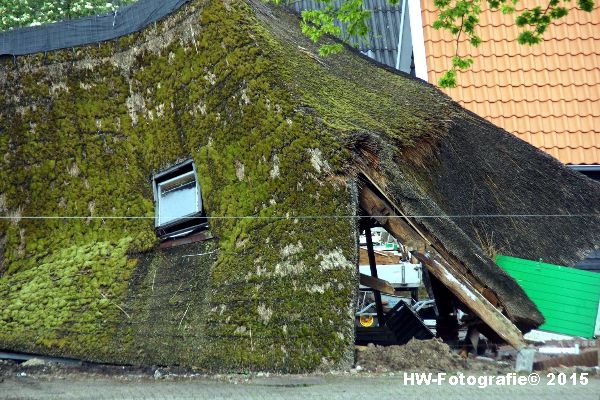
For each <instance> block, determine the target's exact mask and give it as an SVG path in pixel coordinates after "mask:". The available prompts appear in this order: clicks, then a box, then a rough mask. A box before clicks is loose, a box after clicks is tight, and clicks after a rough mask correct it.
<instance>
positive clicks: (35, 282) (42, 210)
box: [0, 0, 600, 370]
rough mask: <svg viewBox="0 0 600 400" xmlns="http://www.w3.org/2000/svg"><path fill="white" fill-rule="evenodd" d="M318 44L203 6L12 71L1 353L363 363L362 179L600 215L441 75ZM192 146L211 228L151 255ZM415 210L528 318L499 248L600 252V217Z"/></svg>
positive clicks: (278, 18) (0, 98) (293, 22)
mask: <svg viewBox="0 0 600 400" xmlns="http://www.w3.org/2000/svg"><path fill="white" fill-rule="evenodd" d="M317 54H318V51H317V49H316V48H315V46H314V45H312V44H311V43H310V42H308V40H307V39H306V38H305V37H303V36H302V34H301V33H300V31H299V29H298V24H297V19H296V18H295V17H294V16H293V15H291V14H288V13H287V12H285V11H283V10H282V9H280V8H270V7H267V6H265V5H263V4H261V3H258V2H249V3H245V2H242V1H225V2H222V1H219V0H196V1H192V2H190V4H189V5H187V6H185V7H184V8H182V9H181V10H180V11H179V12H177V13H175V14H174V15H172V16H170V17H169V18H167V19H166V20H164V21H162V22H161V23H160V24H158V25H157V26H152V27H149V28H147V29H145V30H144V31H142V32H140V33H137V34H133V35H129V36H127V37H123V38H121V39H119V40H115V41H111V42H106V43H102V44H100V45H98V46H86V47H81V48H77V49H68V50H61V51H57V52H52V53H48V54H44V55H42V54H38V55H31V56H26V57H19V58H17V59H16V64H13V62H12V60H8V61H7V62H5V63H4V64H3V65H2V66H0V153H2V154H3V155H4V156H3V157H2V158H1V159H0V166H1V168H0V212H1V213H2V215H3V216H9V217H11V218H10V219H4V220H2V221H1V222H0V244H1V246H0V249H1V250H2V252H1V253H2V254H1V265H0V273H2V276H0V310H2V311H0V347H4V348H12V349H19V350H26V351H37V352H43V353H48V354H58V355H68V356H75V357H83V358H86V359H91V360H99V361H111V362H125V363H144V364H183V365H197V366H204V367H207V368H218V369H237V370H240V369H248V368H250V369H282V370H305V369H314V368H317V367H319V366H332V365H348V363H349V362H351V358H352V349H353V347H352V346H353V340H354V328H353V324H354V321H353V313H354V296H355V290H356V288H357V277H356V263H357V256H358V248H357V247H358V246H357V224H356V220H355V219H354V218H353V217H354V216H356V215H357V214H358V210H357V207H358V206H357V193H358V186H359V185H360V179H359V175H360V174H362V173H368V174H369V176H370V178H371V179H373V180H374V181H375V182H376V183H377V185H378V186H379V187H380V188H382V190H384V191H385V193H386V195H387V196H388V197H389V198H390V199H392V200H393V201H394V202H395V204H397V205H398V206H399V207H400V208H402V211H404V212H405V213H407V214H411V215H422V216H423V215H434V216H440V215H457V214H460V215H465V214H483V213H485V214H502V215H504V214H515V213H518V214H521V213H527V214H564V213H570V214H590V213H591V214H595V215H596V216H597V215H598V212H599V210H598V207H599V205H598V204H599V202H598V201H597V200H598V199H599V198H600V188H599V187H598V185H597V184H596V183H593V182H591V181H589V180H587V179H586V178H584V177H580V176H578V175H577V174H576V173H574V172H571V171H569V170H567V169H565V168H564V167H562V166H561V165H560V164H559V163H558V162H556V161H555V160H553V159H551V158H549V157H548V156H545V155H543V154H542V153H540V152H538V151H537V150H535V149H534V148H532V147H531V146H529V145H527V144H526V143H524V142H521V141H519V140H517V139H515V138H514V137H512V136H510V135H509V134H507V133H506V132H504V131H502V130H500V129H499V128H497V127H494V126H492V125H490V124H488V123H486V122H484V121H483V120H481V119H480V118H478V117H476V116H474V115H472V114H469V113H468V112H466V111H464V110H462V109H461V108H460V107H459V106H458V105H456V104H455V103H453V102H452V101H451V100H450V99H449V98H448V97H446V96H445V95H443V94H442V93H441V92H439V91H438V90H437V89H435V88H434V87H432V86H430V85H428V84H426V83H424V82H422V81H418V80H415V79H412V78H410V77H408V76H406V75H403V74H399V73H395V72H393V71H390V70H387V69H385V68H382V67H381V66H380V65H377V64H375V63H374V62H372V61H370V60H368V59H367V58H365V57H362V56H360V55H359V54H357V53H356V52H354V51H352V50H351V49H347V50H345V51H344V52H343V53H342V54H339V55H335V56H332V57H327V58H320V57H318V56H317ZM190 156H191V157H193V158H194V161H195V163H196V167H197V170H198V173H199V179H200V183H201V185H202V194H203V202H204V205H205V208H206V210H207V212H208V214H209V216H212V217H217V218H215V219H213V220H211V229H212V231H213V233H214V234H215V236H216V237H217V239H215V240H213V241H212V242H209V243H206V244H203V245H198V246H195V247H191V248H189V249H188V251H186V250H185V249H180V250H177V251H162V250H158V249H157V247H156V245H157V240H156V236H155V234H154V231H153V226H152V222H153V220H152V216H153V213H154V210H153V204H152V189H151V186H150V176H151V174H152V173H153V172H156V171H159V170H160V169H162V168H165V167H167V166H169V165H173V164H175V163H176V162H177V161H180V160H182V159H185V158H187V157H190ZM34 216H63V217H67V216H74V217H81V218H73V219H66V218H49V219H28V218H27V217H34ZM348 216H351V217H352V218H348ZM122 217H135V218H122ZM140 217H147V218H140ZM220 217H223V218H220ZM238 217H239V218H238ZM319 217H322V218H319ZM415 221H417V223H419V224H421V225H422V226H423V227H424V228H425V229H427V230H428V231H430V232H431V233H432V234H433V235H435V236H436V237H437V238H438V239H439V241H440V242H441V243H442V244H443V245H444V247H445V248H446V249H448V251H450V252H451V253H452V254H453V255H454V256H455V257H456V258H457V259H459V260H460V261H461V262H463V263H464V265H465V266H466V267H467V268H468V269H469V270H470V271H471V273H472V274H473V275H475V276H476V277H477V278H478V279H479V280H480V281H481V282H483V283H484V284H485V285H486V286H488V287H489V288H491V289H492V290H493V291H495V292H496V293H497V295H498V297H499V298H500V300H501V302H502V303H503V305H504V307H505V309H506V311H507V313H508V315H509V317H511V318H512V319H513V321H516V322H517V323H520V324H521V325H522V326H532V325H535V324H536V323H538V322H539V321H540V320H541V318H540V317H539V315H538V314H536V312H537V311H536V309H535V307H534V306H533V304H531V302H530V301H529V300H528V299H527V297H526V296H525V295H524V293H523V292H522V290H520V288H519V287H518V285H517V284H516V282H515V281H514V280H512V279H511V278H509V277H508V276H507V275H506V274H504V273H503V272H502V271H501V270H500V269H499V268H498V267H497V266H495V264H494V263H493V262H492V261H491V260H490V258H489V257H488V256H487V255H486V252H485V251H484V250H489V251H491V250H493V251H501V252H502V253H504V254H510V255H515V256H520V257H526V258H527V257H529V258H537V257H543V258H544V260H545V261H548V262H558V263H565V262H571V261H574V260H575V259H577V258H578V257H580V256H583V253H584V252H585V251H587V250H590V249H592V248H593V247H594V246H595V245H597V244H598V243H600V240H599V238H600V226H599V221H598V218H597V217H596V218H589V217H588V218H587V219H584V218H583V217H582V218H541V219H526V218H516V217H513V218H476V217H470V218H459V219H455V218H445V217H439V218H418V217H417V218H416V219H415ZM540 221H543V223H540ZM213 252H214V253H213ZM204 253H210V256H209V257H208V258H203V257H204V256H194V255H198V254H204ZM188 256H194V257H189V258H187V257H188ZM184 258H185V261H184ZM191 271H194V272H191ZM157 284H159V285H160V286H161V287H160V288H158V287H157V286H156V285H157ZM200 287H202V290H201V291H199V288H200ZM167 292H172V294H171V295H169V294H168V293H167ZM157 316H161V318H158V317H157ZM175 323H176V324H177V328H176V329H175V328H174V327H173V325H174V324H175ZM161 343H167V344H168V345H165V346H166V347H161V348H160V349H159V350H158V351H157V346H158V347H160V346H161V345H160V344H161ZM166 349H168V350H166Z"/></svg>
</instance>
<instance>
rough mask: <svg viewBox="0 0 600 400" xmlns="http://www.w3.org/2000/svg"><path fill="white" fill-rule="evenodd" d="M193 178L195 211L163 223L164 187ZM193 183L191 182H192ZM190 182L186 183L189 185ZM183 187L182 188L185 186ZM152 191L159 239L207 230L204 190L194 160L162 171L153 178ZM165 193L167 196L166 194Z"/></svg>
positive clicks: (155, 224)
mask: <svg viewBox="0 0 600 400" xmlns="http://www.w3.org/2000/svg"><path fill="white" fill-rule="evenodd" d="M190 175H191V176H193V182H194V183H195V199H194V209H195V210H194V211H192V212H191V213H188V214H185V215H182V216H179V217H177V218H175V219H170V220H168V221H164V222H161V204H163V203H161V200H162V198H163V196H162V190H161V189H162V187H164V186H165V184H168V183H170V182H176V181H177V180H180V179H182V178H184V177H186V176H190ZM190 182H191V180H190ZM190 182H187V183H184V184H183V185H187V184H189V183H190ZM183 185H182V186H183ZM176 188H177V187H173V188H171V189H169V190H168V191H167V192H166V193H168V192H170V191H172V190H175V189H176ZM152 190H153V192H154V207H155V216H154V228H155V230H156V232H157V234H158V236H159V237H161V238H162V239H166V238H174V237H178V236H185V235H187V234H189V233H192V232H194V231H197V230H200V229H205V228H207V227H208V223H207V220H206V218H205V215H204V210H203V204H202V188H201V185H200V181H199V180H198V173H197V170H196V166H195V165H194V161H193V160H192V159H190V160H186V161H184V162H182V163H179V164H176V165H174V166H172V167H170V168H167V169H166V170H163V171H160V172H158V173H156V174H154V175H153V176H152ZM166 193H165V194H166Z"/></svg>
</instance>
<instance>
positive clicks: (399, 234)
mask: <svg viewBox="0 0 600 400" xmlns="http://www.w3.org/2000/svg"><path fill="white" fill-rule="evenodd" d="M359 202H360V206H361V207H362V209H363V210H364V211H365V212H367V213H368V214H370V215H377V216H385V217H380V218H379V219H378V222H379V223H380V224H382V225H383V226H384V228H385V229H386V230H387V231H388V232H389V233H391V234H392V236H394V237H395V238H396V239H398V240H399V241H401V242H402V243H403V244H404V245H405V246H408V247H409V248H413V249H416V248H422V246H423V244H426V245H428V246H430V247H429V248H430V250H431V252H432V253H434V254H433V255H432V259H428V258H425V257H424V256H423V255H422V254H420V253H419V257H421V258H419V257H417V258H419V261H421V262H422V263H423V265H425V266H426V267H427V269H428V271H429V272H431V273H432V274H433V275H434V276H435V277H436V278H438V279H439V280H440V281H441V282H442V283H443V284H444V286H446V287H447V288H448V289H449V290H450V291H451V292H452V293H453V294H454V295H455V296H456V297H457V298H458V299H459V300H460V301H462V302H463V303H464V304H465V305H466V306H467V307H469V309H470V310H471V311H473V312H474V313H475V314H476V315H477V316H478V317H479V318H481V320H482V321H483V322H484V323H486V324H487V325H488V326H489V327H490V328H491V329H493V330H494V331H495V332H496V333H497V334H498V336H500V337H501V338H502V339H504V340H506V342H507V343H509V344H510V345H511V346H513V347H515V348H516V349H520V348H522V347H524V346H525V341H524V340H523V335H522V334H521V331H520V330H519V329H518V328H517V327H516V326H515V325H514V324H513V323H512V322H511V321H510V320H509V319H508V318H506V317H505V316H504V315H503V314H502V312H501V311H500V310H499V309H498V308H496V307H495V305H496V304H498V303H499V302H498V301H497V298H496V296H495V294H494V293H493V292H491V291H489V290H488V291H486V293H485V294H486V295H484V294H483V293H482V291H485V289H486V288H485V287H484V286H483V285H481V284H480V283H477V282H471V281H470V280H469V279H468V278H467V277H466V275H465V273H466V272H467V271H466V268H465V267H464V266H462V265H456V263H454V262H448V261H446V256H447V252H446V251H445V250H444V249H443V246H441V245H440V244H439V243H436V245H435V246H433V242H436V240H435V238H429V235H428V234H427V233H426V232H425V231H417V230H416V229H413V227H412V226H411V225H410V224H409V223H408V222H407V221H405V218H398V216H397V214H396V213H395V212H394V210H393V209H392V207H391V206H390V205H389V204H387V203H386V202H385V201H384V200H383V199H382V198H381V197H379V196H378V195H377V194H376V193H375V192H374V191H373V190H371V189H370V188H368V187H363V189H362V191H361V193H360V198H359ZM432 247H433V248H432ZM434 250H435V251H436V252H441V254H439V255H438V254H436V253H435V252H434ZM415 253H416V252H413V253H412V254H413V255H414V256H416V254H415ZM452 261H454V260H452ZM490 300H491V301H492V302H490Z"/></svg>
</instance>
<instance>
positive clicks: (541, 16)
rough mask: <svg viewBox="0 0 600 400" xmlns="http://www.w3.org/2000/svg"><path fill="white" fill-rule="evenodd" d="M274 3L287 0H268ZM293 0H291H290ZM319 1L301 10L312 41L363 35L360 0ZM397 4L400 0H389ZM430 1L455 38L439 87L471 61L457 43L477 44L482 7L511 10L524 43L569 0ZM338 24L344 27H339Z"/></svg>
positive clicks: (590, 0)
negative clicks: (530, 2)
mask: <svg viewBox="0 0 600 400" xmlns="http://www.w3.org/2000/svg"><path fill="white" fill-rule="evenodd" d="M270 1H273V2H275V3H280V2H286V1H287V0H270ZM292 1H293V0H292ZM316 1H317V2H319V3H321V5H322V8H321V9H319V10H307V11H303V12H302V22H301V26H302V31H303V32H304V33H305V34H306V35H308V36H309V37H310V38H311V39H312V40H313V41H314V42H318V41H319V40H320V39H321V37H322V36H323V35H326V34H329V35H333V36H336V37H338V38H340V39H342V41H344V42H349V39H350V37H352V36H354V37H359V38H366V36H367V35H368V31H369V27H368V24H367V21H368V19H369V17H370V10H367V9H365V6H364V3H363V1H362V0H343V1H342V3H341V5H340V6H339V7H336V5H335V2H334V0H316ZM388 1H389V3H390V4H392V5H396V4H398V2H399V0H388ZM429 1H433V2H434V4H435V6H436V8H437V9H438V10H439V13H438V17H437V19H436V20H435V21H434V23H433V27H434V28H435V29H443V30H445V31H447V32H449V33H450V34H452V35H453V36H454V38H455V39H456V44H457V47H456V52H455V54H454V55H453V57H452V64H451V65H450V68H449V69H448V70H447V71H446V72H445V73H444V74H443V75H442V77H441V78H440V80H439V81H438V84H439V85H440V86H441V87H446V88H448V87H455V86H456V78H457V74H458V72H460V71H464V70H467V69H469V68H470V67H471V66H472V65H473V62H474V60H473V58H472V57H469V56H468V55H467V56H461V55H459V54H458V43H459V42H460V40H461V36H462V35H465V37H466V38H467V40H468V41H469V42H470V44H471V45H472V46H473V47H477V46H479V44H480V43H481V37H479V35H478V34H477V25H478V23H479V17H480V15H481V13H482V12H483V11H484V9H485V8H488V9H491V10H493V11H498V12H501V13H503V14H513V15H514V16H515V22H516V24H517V26H518V27H520V28H521V32H520V33H519V35H518V37H517V41H518V42H519V43H520V44H523V45H534V44H537V43H539V42H541V41H542V40H543V35H544V33H545V32H546V31H547V29H548V27H549V26H550V24H552V22H553V21H555V20H558V19H560V18H563V17H564V16H566V15H567V13H568V8H567V6H568V5H569V4H570V3H571V0H539V5H536V6H534V7H532V8H525V9H523V10H519V11H517V5H518V2H519V0H429ZM576 1H577V6H578V7H579V8H580V9H581V10H583V11H587V12H591V11H592V9H593V8H594V0H576ZM340 25H342V26H344V27H345V28H346V29H345V30H342V29H341V28H340ZM341 49H342V45H341V44H339V43H336V44H322V45H321V48H320V51H321V54H322V55H326V54H330V53H334V52H337V51H340V50H341Z"/></svg>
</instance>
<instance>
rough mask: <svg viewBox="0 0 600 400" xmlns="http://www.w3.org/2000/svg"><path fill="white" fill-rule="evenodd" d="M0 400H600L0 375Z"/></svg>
mask: <svg viewBox="0 0 600 400" xmlns="http://www.w3.org/2000/svg"><path fill="white" fill-rule="evenodd" d="M0 379H3V380H2V381H0V399H2V400H9V399H10V400H17V399H18V400H21V399H44V400H46V399H52V400H55V399H110V400H112V399H157V400H158V399H160V400H163V399H165V400H173V399H227V400H235V399H244V400H248V399H284V400H291V399H302V400H312V399H324V400H330V399H361V400H363V399H375V398H377V399H382V400H383V399H418V400H423V399H430V398H431V399H449V400H452V399H460V400H465V399H473V400H478V399H509V400H517V399H526V400H537V399H543V400H551V399H559V400H567V399H577V400H587V399H591V400H600V379H598V378H593V379H590V380H589V382H588V383H587V385H585V386H582V385H575V386H573V385H572V384H567V385H565V386H547V383H548V380H546V379H545V378H542V380H541V381H540V383H539V384H538V385H537V386H532V385H526V386H490V387H487V388H483V389H482V388H478V387H473V386H451V385H449V384H448V383H445V384H442V385H441V386H438V385H430V386H416V385H415V386H411V385H405V384H404V382H403V375H402V374H401V373H400V374H398V373H397V374H395V376H365V375H364V374H356V375H339V376H335V375H325V376H308V377H300V376H299V377H294V376H287V377H286V376H284V377H281V376H279V377H270V378H256V377H255V378H252V379H250V380H248V379H244V378H241V379H234V380H233V381H231V379H230V382H227V381H219V380H216V379H206V378H193V379H178V380H168V379H166V380H165V379H159V380H153V379H151V378H148V377H145V378H141V379H137V380H129V379H128V380H123V379H120V378H119V377H118V376H117V377H115V376H113V377H85V376H84V377H77V376H67V377H48V376H37V377H36V376H35V375H34V376H31V375H27V376H16V375H15V376H4V377H3V378H0Z"/></svg>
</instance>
